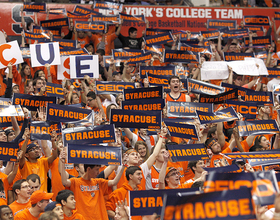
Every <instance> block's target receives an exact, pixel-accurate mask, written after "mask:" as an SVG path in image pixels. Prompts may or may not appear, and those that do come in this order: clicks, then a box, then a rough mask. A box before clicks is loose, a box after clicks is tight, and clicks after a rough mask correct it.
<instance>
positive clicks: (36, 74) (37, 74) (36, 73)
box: [33, 70, 44, 79]
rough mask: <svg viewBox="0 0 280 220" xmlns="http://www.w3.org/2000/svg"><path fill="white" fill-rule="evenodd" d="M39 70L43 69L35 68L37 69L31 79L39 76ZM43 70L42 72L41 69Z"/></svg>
mask: <svg viewBox="0 0 280 220" xmlns="http://www.w3.org/2000/svg"><path fill="white" fill-rule="evenodd" d="M41 71H43V70H37V71H36V72H35V73H34V77H33V79H37V78H39V77H40V76H39V73H40V72H41ZM43 72H44V71H43Z"/></svg>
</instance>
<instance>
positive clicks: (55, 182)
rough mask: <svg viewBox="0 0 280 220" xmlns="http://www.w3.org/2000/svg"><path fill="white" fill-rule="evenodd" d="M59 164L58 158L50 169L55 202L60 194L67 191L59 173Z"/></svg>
mask: <svg viewBox="0 0 280 220" xmlns="http://www.w3.org/2000/svg"><path fill="white" fill-rule="evenodd" d="M58 162H59V158H56V159H55V160H54V161H53V163H52V164H51V165H50V169H51V173H52V178H51V184H52V193H53V197H52V200H53V201H55V198H56V196H57V194H58V192H59V191H61V190H64V189H65V187H64V186H63V184H62V181H61V176H60V173H59V171H58Z"/></svg>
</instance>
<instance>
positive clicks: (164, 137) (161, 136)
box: [159, 135, 167, 139]
mask: <svg viewBox="0 0 280 220" xmlns="http://www.w3.org/2000/svg"><path fill="white" fill-rule="evenodd" d="M159 137H161V138H164V139H167V137H163V136H161V135H160V136H159Z"/></svg>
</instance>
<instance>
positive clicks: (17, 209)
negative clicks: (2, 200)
mask: <svg viewBox="0 0 280 220" xmlns="http://www.w3.org/2000/svg"><path fill="white" fill-rule="evenodd" d="M9 207H10V208H11V209H12V211H13V214H14V216H15V215H16V214H18V213H19V212H20V211H23V210H24V209H29V208H30V207H31V202H30V201H28V202H27V203H18V202H17V201H14V202H13V203H11V204H10V205H9Z"/></svg>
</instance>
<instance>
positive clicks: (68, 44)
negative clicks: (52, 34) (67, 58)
mask: <svg viewBox="0 0 280 220" xmlns="http://www.w3.org/2000/svg"><path fill="white" fill-rule="evenodd" d="M53 42H58V43H59V48H61V49H69V50H70V49H74V50H76V49H77V41H76V40H65V39H61V38H54V39H53Z"/></svg>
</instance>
